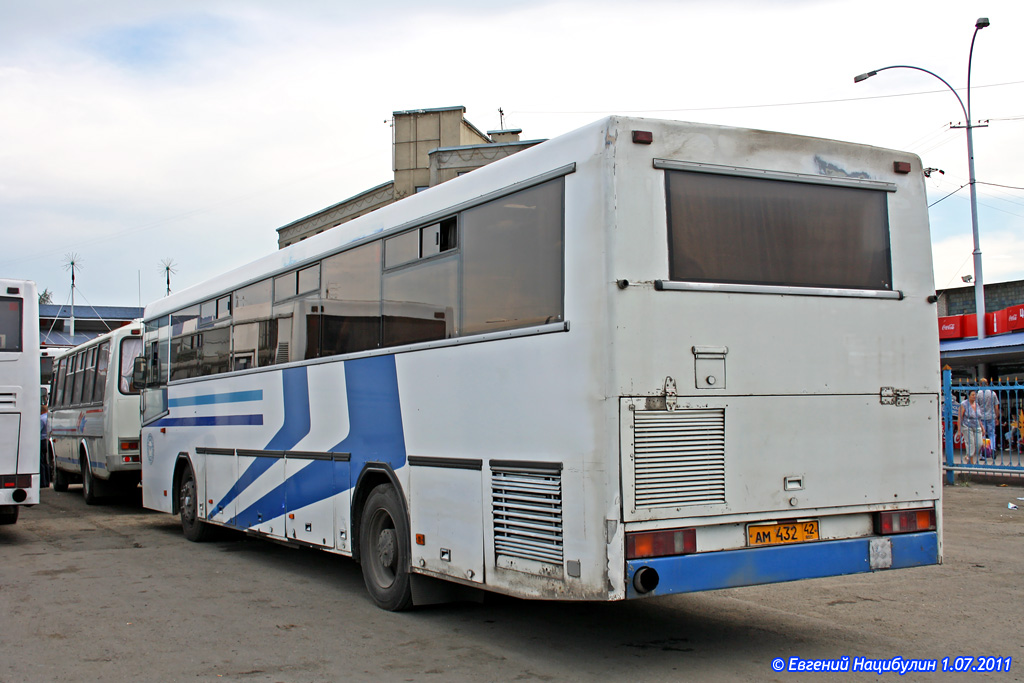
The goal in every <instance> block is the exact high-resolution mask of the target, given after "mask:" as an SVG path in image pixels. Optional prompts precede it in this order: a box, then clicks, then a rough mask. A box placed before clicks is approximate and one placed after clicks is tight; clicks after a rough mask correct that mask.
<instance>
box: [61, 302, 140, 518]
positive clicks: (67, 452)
mask: <svg viewBox="0 0 1024 683" xmlns="http://www.w3.org/2000/svg"><path fill="white" fill-rule="evenodd" d="M141 353H142V324H141V321H135V322H133V323H130V324H128V325H125V326H123V327H119V328H117V329H116V330H113V331H111V332H107V333H106V334H104V335H101V336H99V337H96V338H95V339H92V340H90V341H88V342H86V343H84V344H81V345H79V346H77V347H75V348H73V349H71V350H69V351H67V352H66V353H65V354H64V355H62V356H61V357H60V358H58V359H57V361H56V363H55V366H54V371H53V388H52V390H51V391H50V417H49V423H48V432H49V447H50V458H49V459H50V461H51V462H52V464H53V490H54V491H67V490H68V485H69V484H70V483H71V482H72V481H76V482H77V481H81V482H82V494H83V495H84V497H85V502H86V503H88V504H89V505H93V504H95V503H98V502H99V501H100V500H101V499H102V498H103V497H105V496H108V495H111V494H116V493H123V492H125V491H130V490H131V489H134V488H136V487H138V485H139V478H140V476H141V474H142V464H141V462H140V455H139V453H140V451H139V443H140V441H139V438H140V435H139V419H140V400H139V389H138V387H136V386H135V384H134V383H133V381H132V368H133V366H134V363H135V359H136V358H137V357H139V355H140V354H141Z"/></svg>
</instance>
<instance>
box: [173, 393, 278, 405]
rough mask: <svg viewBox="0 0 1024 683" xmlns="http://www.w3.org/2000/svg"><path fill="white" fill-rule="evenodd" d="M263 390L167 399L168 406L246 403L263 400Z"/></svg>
mask: <svg viewBox="0 0 1024 683" xmlns="http://www.w3.org/2000/svg"><path fill="white" fill-rule="evenodd" d="M262 400H263V390H262V389H256V390H254V391H231V392H228V393H226V394H203V395H200V396H183V397H181V398H172V399H170V400H169V401H167V407H168V408H180V407H181V406H209V405H214V404H217V403H244V402H246V401H262Z"/></svg>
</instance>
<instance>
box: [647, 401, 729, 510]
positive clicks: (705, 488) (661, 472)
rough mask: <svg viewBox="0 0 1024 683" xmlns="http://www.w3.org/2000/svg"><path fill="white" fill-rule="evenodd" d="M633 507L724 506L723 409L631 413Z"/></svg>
mask: <svg viewBox="0 0 1024 683" xmlns="http://www.w3.org/2000/svg"><path fill="white" fill-rule="evenodd" d="M633 415H634V418H633V419H634V423H633V451H634V454H635V457H634V461H633V468H634V479H635V499H636V506H637V508H638V509H639V508H658V507H677V506H680V505H706V504H710V503H724V502H725V410H724V409H708V410H676V411H671V412H669V411H660V410H657V411H639V410H638V411H636V412H635V413H634V414H633Z"/></svg>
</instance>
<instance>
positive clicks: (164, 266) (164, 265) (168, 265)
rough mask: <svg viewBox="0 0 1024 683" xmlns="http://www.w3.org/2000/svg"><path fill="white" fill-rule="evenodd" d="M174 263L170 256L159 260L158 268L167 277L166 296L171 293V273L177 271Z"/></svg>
mask: <svg viewBox="0 0 1024 683" xmlns="http://www.w3.org/2000/svg"><path fill="white" fill-rule="evenodd" d="M175 265H176V264H175V263H174V259H171V258H165V259H164V260H163V261H161V262H160V270H162V271H163V272H164V275H165V276H166V277H167V296H170V295H171V275H172V274H174V273H177V272H178V271H177V269H175V267H174V266H175Z"/></svg>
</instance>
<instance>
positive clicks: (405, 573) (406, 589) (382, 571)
mask: <svg viewBox="0 0 1024 683" xmlns="http://www.w3.org/2000/svg"><path fill="white" fill-rule="evenodd" d="M408 543H409V522H408V520H407V519H406V517H405V511H404V509H403V507H402V503H401V501H400V500H399V498H398V492H397V491H396V490H395V487H394V486H391V485H390V484H381V485H379V486H377V487H376V488H374V489H373V490H372V491H371V492H370V495H369V497H367V499H366V505H364V506H363V516H362V519H361V520H360V523H359V561H360V563H361V564H362V570H363V582H364V583H365V584H366V590H367V591H369V593H370V597H372V598H373V601H374V602H375V603H377V606H378V607H380V608H381V609H386V610H388V611H391V612H400V611H402V610H406V609H409V608H410V607H412V586H411V583H410V580H409V548H408Z"/></svg>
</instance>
